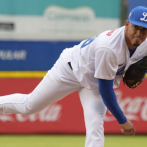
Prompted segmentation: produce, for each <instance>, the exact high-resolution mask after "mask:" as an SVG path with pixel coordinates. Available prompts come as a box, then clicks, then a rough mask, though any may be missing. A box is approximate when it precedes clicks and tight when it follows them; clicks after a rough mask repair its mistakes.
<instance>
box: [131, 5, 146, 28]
mask: <svg viewBox="0 0 147 147" xmlns="http://www.w3.org/2000/svg"><path fill="white" fill-rule="evenodd" d="M128 21H129V22H130V23H131V24H134V25H137V26H141V27H144V28H147V7H145V6H138V7H135V8H134V9H133V10H132V11H131V12H130V14H129V17H128Z"/></svg>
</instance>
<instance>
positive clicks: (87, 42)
mask: <svg viewBox="0 0 147 147" xmlns="http://www.w3.org/2000/svg"><path fill="white" fill-rule="evenodd" d="M96 37H97V36H95V37H93V38H89V39H87V40H86V41H85V42H84V43H83V44H82V46H81V48H83V47H85V46H87V45H89V44H90V43H91V42H93V41H94V40H95V38H96Z"/></svg>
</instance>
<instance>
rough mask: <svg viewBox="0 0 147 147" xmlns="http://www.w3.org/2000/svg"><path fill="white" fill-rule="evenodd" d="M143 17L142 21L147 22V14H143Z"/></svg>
mask: <svg viewBox="0 0 147 147" xmlns="http://www.w3.org/2000/svg"><path fill="white" fill-rule="evenodd" d="M142 15H143V16H144V17H143V18H140V20H141V21H145V22H147V19H146V18H147V12H143V13H142Z"/></svg>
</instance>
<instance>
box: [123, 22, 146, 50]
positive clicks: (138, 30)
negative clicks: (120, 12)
mask: <svg viewBox="0 0 147 147" xmlns="http://www.w3.org/2000/svg"><path fill="white" fill-rule="evenodd" d="M125 27H126V28H125V38H126V43H127V46H128V48H129V49H133V48H135V47H137V46H139V45H140V44H141V43H142V42H144V41H145V39H146V37H147V28H144V27H141V26H137V25H134V24H131V23H130V22H129V21H126V23H125Z"/></svg>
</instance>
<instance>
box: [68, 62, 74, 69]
mask: <svg viewBox="0 0 147 147" xmlns="http://www.w3.org/2000/svg"><path fill="white" fill-rule="evenodd" d="M68 65H69V67H70V68H71V70H73V69H72V66H71V62H68Z"/></svg>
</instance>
